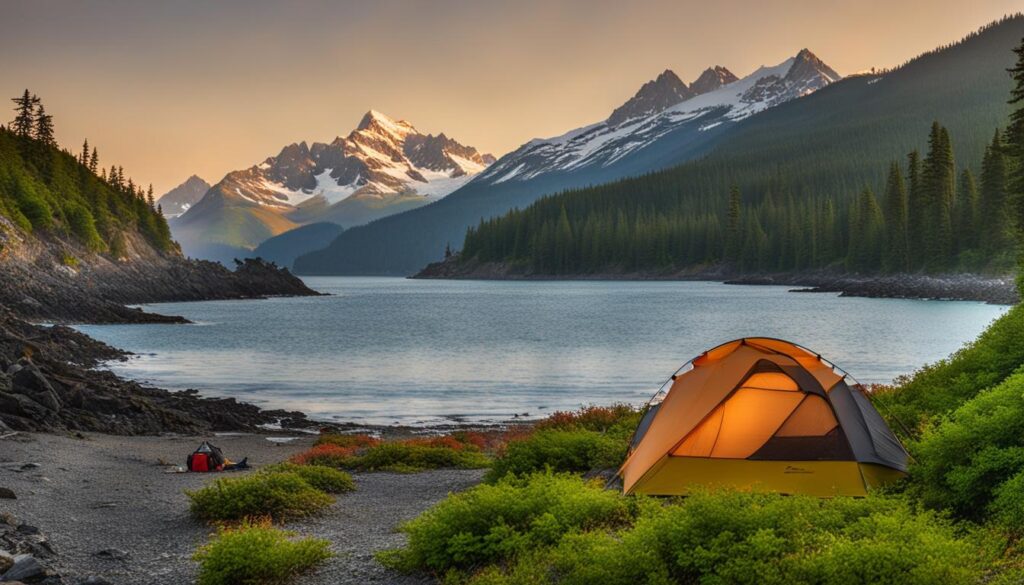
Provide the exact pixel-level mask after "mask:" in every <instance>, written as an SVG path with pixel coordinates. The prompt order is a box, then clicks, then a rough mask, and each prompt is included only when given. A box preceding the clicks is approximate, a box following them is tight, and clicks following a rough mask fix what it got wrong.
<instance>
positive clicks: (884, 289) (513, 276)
mask: <svg viewBox="0 0 1024 585" xmlns="http://www.w3.org/2000/svg"><path fill="white" fill-rule="evenodd" d="M410 278H422V279H441V280H536V281H553V280H580V281H586V280H612V281H628V280H636V281H677V280H691V281H712V282H724V283H726V284H744V285H774V286H793V287H800V288H798V289H796V290H794V291H793V292H828V293H839V295H840V296H849V297H870V298H897V299H926V300H950V301H980V302H984V303H990V304H994V305H1013V304H1016V303H1018V302H1020V295H1019V293H1018V292H1017V287H1016V283H1015V282H1014V279H1013V277H1012V276H983V275H977V274H891V275H862V274H846V273H839V272H830V271H818V272H809V273H780V274H756V275H744V274H738V273H736V272H735V271H730V270H728V269H726V268H725V267H722V266H710V267H702V268H699V269H692V270H685V271H677V272H657V273H653V272H605V273H596V274H570V275H551V274H534V273H529V272H524V271H522V270H519V269H516V268H514V267H511V266H509V265H507V264H503V263H494V262H488V263H480V262H475V261H469V262H461V261H460V260H459V257H458V255H455V256H453V257H451V258H449V259H448V260H445V261H442V262H435V263H433V264H429V265H428V266H426V267H425V268H424V269H423V270H421V271H420V272H418V273H417V274H415V275H413V276H411V277H410Z"/></svg>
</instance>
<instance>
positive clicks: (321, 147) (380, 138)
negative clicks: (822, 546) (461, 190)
mask: <svg viewBox="0 0 1024 585" xmlns="http://www.w3.org/2000/svg"><path fill="white" fill-rule="evenodd" d="M492 161H493V158H492V157H490V156H489V155H482V154H480V153H478V152H477V151H476V149H474V148H472V147H469V146H464V145H462V144H460V143H459V142H457V141H456V140H454V139H452V138H449V137H448V136H446V135H444V134H443V133H442V134H438V135H436V136H434V135H430V134H422V133H420V132H419V131H417V130H416V128H415V127H413V126H412V125H411V124H409V123H408V122H405V121H404V120H393V119H391V118H389V117H388V116H386V115H384V114H381V113H380V112H377V111H374V110H371V111H369V112H368V113H367V114H366V115H365V116H363V119H362V120H361V121H360V123H359V125H358V126H357V127H356V129H355V130H353V131H352V132H351V133H349V135H348V136H346V137H344V138H341V137H339V138H336V139H335V140H333V141H332V142H330V143H313V144H312V145H307V144H306V143H305V142H300V143H297V144H290V145H288V146H286V147H284V148H283V149H282V150H281V152H280V153H279V154H278V155H277V156H273V157H269V158H267V159H266V160H264V161H263V162H262V163H260V164H258V165H254V166H252V167H250V168H248V169H244V170H239V171H233V172H231V173H228V174H227V175H226V176H225V177H224V178H223V179H222V180H221V181H220V182H219V183H217V184H216V185H214V186H213V187H211V188H210V189H209V190H208V191H207V192H206V194H205V196H204V197H203V198H202V200H201V201H199V202H198V203H196V204H195V205H193V206H192V207H191V208H189V209H188V210H187V211H186V212H185V213H184V214H183V215H182V216H181V217H179V218H176V219H175V220H174V221H173V222H172V224H171V228H172V230H173V232H174V235H175V237H177V238H178V239H179V240H180V241H181V242H182V245H183V248H184V251H185V252H186V253H188V254H189V255H192V256H197V257H203V258H213V259H218V260H223V257H224V256H225V255H228V256H230V255H232V254H234V255H244V254H245V253H246V251H247V250H251V249H253V248H254V247H256V245H258V244H259V243H260V242H262V241H264V240H266V239H267V238H270V237H272V236H275V235H277V234H280V233H283V232H285V231H288V230H291V229H294V228H295V227H298V226H299V225H303V224H307V223H313V222H321V221H326V222H332V223H337V224H340V225H345V226H352V225H359V224H362V223H366V222H368V221H372V220H374V219H377V218H380V217H383V216H386V215H389V214H392V213H396V212H399V211H404V210H407V209H411V208H414V207H418V206H422V205H425V204H427V203H429V202H431V201H436V200H437V199H439V198H441V197H444V196H445V195H447V194H448V193H450V192H451V191H453V190H455V189H457V188H458V187H460V186H461V185H463V184H465V183H466V182H468V181H469V180H470V179H471V178H472V177H473V176H474V175H475V174H477V173H479V172H480V171H482V170H483V169H484V168H486V166H487V165H488V164H489V163H490V162H492Z"/></svg>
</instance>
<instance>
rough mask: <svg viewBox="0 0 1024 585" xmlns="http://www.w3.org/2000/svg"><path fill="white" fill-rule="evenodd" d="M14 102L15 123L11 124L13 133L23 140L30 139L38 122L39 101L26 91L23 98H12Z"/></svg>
mask: <svg viewBox="0 0 1024 585" xmlns="http://www.w3.org/2000/svg"><path fill="white" fill-rule="evenodd" d="M11 101H12V102H14V111H15V112H16V113H15V116H14V121H13V122H11V132H14V134H15V135H17V136H21V137H22V138H30V137H31V136H32V130H33V128H34V127H35V121H36V116H35V114H36V104H37V103H38V99H37V98H36V97H35V96H33V95H32V94H31V93H29V91H28V90H27V89H26V90H25V93H24V94H22V96H21V97H16V98H11Z"/></svg>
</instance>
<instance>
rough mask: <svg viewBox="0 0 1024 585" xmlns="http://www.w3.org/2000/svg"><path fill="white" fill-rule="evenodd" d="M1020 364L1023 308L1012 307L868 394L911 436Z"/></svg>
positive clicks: (1023, 356) (1023, 361) (1023, 340)
mask: <svg viewBox="0 0 1024 585" xmlns="http://www.w3.org/2000/svg"><path fill="white" fill-rule="evenodd" d="M1021 364H1024V306H1021V305H1017V306H1015V307H1013V308H1012V309H1010V310H1009V311H1008V312H1007V313H1006V314H1005V315H1003V316H1002V317H1000V318H999V319H997V320H996V321H995V322H993V323H992V325H990V326H989V327H988V329H986V330H985V331H984V332H983V333H982V334H981V335H980V336H979V337H978V339H976V340H975V341H973V342H972V343H969V344H967V345H966V346H964V348H963V349H961V350H959V351H957V352H956V353H954V354H953V355H952V356H950V357H949V358H947V359H944V360H942V361H940V362H938V363H935V364H932V365H929V366H925V367H924V368H921V369H920V370H919V371H917V372H916V373H915V374H913V375H912V376H909V377H903V378H900V379H898V380H897V381H896V384H895V386H893V387H891V388H889V389H883V390H882V391H879V392H876V393H875V394H874V395H873V396H872V401H873V402H874V403H875V405H876V406H877V407H878V410H879V412H881V414H882V415H883V416H885V417H886V418H887V419H888V421H889V424H890V426H891V427H892V428H893V430H894V431H897V432H901V433H903V434H904V435H905V434H906V433H905V432H904V429H906V430H909V431H910V432H912V433H914V434H916V429H919V428H921V427H922V424H921V423H924V422H928V421H930V420H931V419H932V418H934V417H936V416H937V415H941V414H945V413H947V412H950V411H952V410H953V409H955V408H957V407H958V406H960V405H961V404H963V403H964V402H966V401H967V400H969V399H971V398H973V397H974V396H976V395H977V394H978V393H979V392H981V391H982V390H984V389H985V388H990V387H992V386H995V385H996V384H998V383H1000V382H1002V381H1003V380H1004V379H1005V378H1006V377H1008V376H1009V375H1010V374H1012V373H1013V372H1015V371H1016V370H1017V369H1018V368H1019V367H1020V366H1021Z"/></svg>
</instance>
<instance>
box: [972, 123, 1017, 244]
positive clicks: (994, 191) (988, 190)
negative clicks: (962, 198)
mask: <svg viewBox="0 0 1024 585" xmlns="http://www.w3.org/2000/svg"><path fill="white" fill-rule="evenodd" d="M1008 212H1009V208H1008V207H1007V204H1006V157H1005V155H1004V153H1003V142H1002V140H1001V139H1000V137H999V131H998V130H996V133H995V136H993V137H992V142H991V143H990V144H989V145H988V148H986V149H985V157H984V158H983V159H982V160H981V193H980V196H979V202H978V227H977V233H978V238H979V241H978V244H979V247H980V249H981V251H982V253H983V254H984V255H985V256H987V257H991V256H993V255H995V254H997V253H999V252H1001V251H1004V250H1006V249H1008V248H1009V246H1010V242H1011V241H1012V234H1011V233H1010V231H1011V225H1010V224H1011V222H1010V221H1008V218H1007V213H1008Z"/></svg>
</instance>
